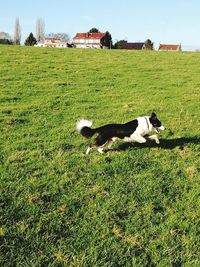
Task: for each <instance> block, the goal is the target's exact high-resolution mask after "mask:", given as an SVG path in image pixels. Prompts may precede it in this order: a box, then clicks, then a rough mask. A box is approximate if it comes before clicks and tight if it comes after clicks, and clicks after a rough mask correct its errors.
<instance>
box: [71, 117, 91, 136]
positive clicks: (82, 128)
mask: <svg viewBox="0 0 200 267" xmlns="http://www.w3.org/2000/svg"><path fill="white" fill-rule="evenodd" d="M91 126H92V122H91V121H88V120H84V119H81V120H80V121H78V122H77V124H76V129H77V131H78V132H79V133H80V134H81V135H82V136H84V137H86V138H90V137H92V136H93V135H94V134H95V132H96V131H95V129H92V128H90V127H91Z"/></svg>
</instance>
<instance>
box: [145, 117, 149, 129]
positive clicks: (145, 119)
mask: <svg viewBox="0 0 200 267" xmlns="http://www.w3.org/2000/svg"><path fill="white" fill-rule="evenodd" d="M144 118H145V120H146V123H147V127H148V130H149V131H150V125H149V121H148V119H147V117H144Z"/></svg>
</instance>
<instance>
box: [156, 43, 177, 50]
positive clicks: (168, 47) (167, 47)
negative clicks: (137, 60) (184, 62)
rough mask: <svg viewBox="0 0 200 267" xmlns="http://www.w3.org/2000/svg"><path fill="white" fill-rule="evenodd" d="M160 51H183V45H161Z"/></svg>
mask: <svg viewBox="0 0 200 267" xmlns="http://www.w3.org/2000/svg"><path fill="white" fill-rule="evenodd" d="M158 50H159V51H182V49H181V44H160V45H159V48H158Z"/></svg>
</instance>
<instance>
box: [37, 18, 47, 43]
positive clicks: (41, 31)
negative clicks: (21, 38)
mask: <svg viewBox="0 0 200 267" xmlns="http://www.w3.org/2000/svg"><path fill="white" fill-rule="evenodd" d="M44 35H45V23H44V20H43V19H42V18H38V19H37V21H36V40H37V42H43V41H44Z"/></svg>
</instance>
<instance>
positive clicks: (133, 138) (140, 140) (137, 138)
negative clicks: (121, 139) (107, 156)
mask: <svg viewBox="0 0 200 267" xmlns="http://www.w3.org/2000/svg"><path fill="white" fill-rule="evenodd" d="M146 141H147V140H146V139H145V138H144V137H143V136H141V135H138V134H137V135H136V134H135V135H131V137H130V142H138V143H141V144H142V143H146Z"/></svg>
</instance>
